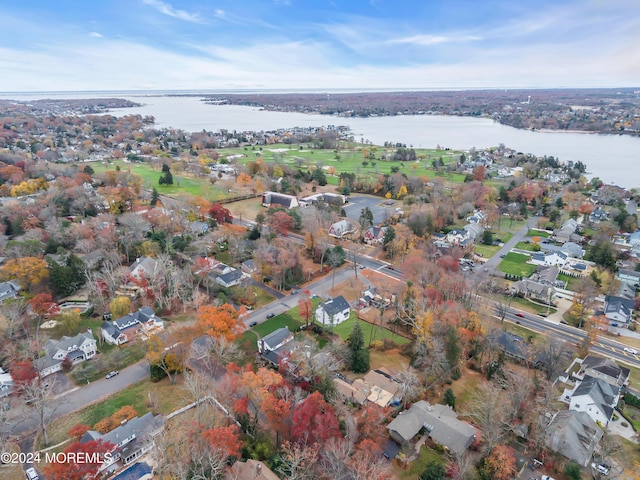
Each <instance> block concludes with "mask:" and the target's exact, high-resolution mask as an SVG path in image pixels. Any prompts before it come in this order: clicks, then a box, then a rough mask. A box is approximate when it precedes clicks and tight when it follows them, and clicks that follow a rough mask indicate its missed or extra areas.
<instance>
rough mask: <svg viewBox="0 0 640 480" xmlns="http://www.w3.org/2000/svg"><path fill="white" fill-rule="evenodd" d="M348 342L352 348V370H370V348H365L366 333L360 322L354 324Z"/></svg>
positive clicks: (357, 371)
mask: <svg viewBox="0 0 640 480" xmlns="http://www.w3.org/2000/svg"><path fill="white" fill-rule="evenodd" d="M347 343H348V344H349V349H350V350H351V370H352V371H353V372H355V373H365V372H367V371H369V349H368V348H364V334H363V333H362V329H361V328H360V322H356V323H355V324H354V325H353V329H352V330H351V335H349V340H348V341H347Z"/></svg>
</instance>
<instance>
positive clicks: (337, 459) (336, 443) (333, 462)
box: [320, 438, 353, 480]
mask: <svg viewBox="0 0 640 480" xmlns="http://www.w3.org/2000/svg"><path fill="white" fill-rule="evenodd" d="M352 453H353V452H352V448H351V442H350V441H349V440H348V439H346V438H339V439H335V438H334V439H331V440H329V441H328V442H327V443H326V444H325V445H324V446H323V447H322V457H321V458H322V460H321V461H320V471H321V472H322V477H321V478H323V479H326V480H333V479H335V480H350V479H351V475H350V472H349V457H350V456H351V454H352Z"/></svg>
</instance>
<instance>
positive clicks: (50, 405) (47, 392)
mask: <svg viewBox="0 0 640 480" xmlns="http://www.w3.org/2000/svg"><path fill="white" fill-rule="evenodd" d="M51 387H52V386H51V385H50V384H49V383H48V382H44V381H42V379H41V378H40V377H36V378H35V379H33V380H32V381H31V382H29V383H27V384H25V385H22V394H21V395H22V398H23V399H24V401H25V403H26V404H27V405H30V406H31V408H32V409H33V411H34V412H35V414H36V416H37V420H38V428H39V430H40V434H41V435H42V439H43V441H44V444H45V445H46V446H48V445H49V432H48V428H49V424H50V423H51V420H53V418H54V416H55V414H56V412H57V410H58V408H60V406H61V405H62V403H63V402H61V401H60V400H59V399H55V398H54V397H53V393H52V392H53V388H51Z"/></svg>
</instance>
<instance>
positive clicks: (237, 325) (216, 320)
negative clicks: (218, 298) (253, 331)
mask: <svg viewBox="0 0 640 480" xmlns="http://www.w3.org/2000/svg"><path fill="white" fill-rule="evenodd" d="M245 315H246V308H245V307H240V308H239V309H238V310H236V309H235V308H234V307H233V306H232V305H229V304H228V303H225V304H224V305H220V306H215V305H203V306H202V307H200V308H199V309H198V313H197V314H196V330H197V331H198V332H200V333H201V334H204V335H209V336H210V337H212V338H219V337H224V338H225V339H226V340H227V341H229V342H232V341H233V340H235V339H236V338H238V337H239V336H240V335H241V334H242V332H243V331H244V330H245V329H246V326H245V324H244V317H245Z"/></svg>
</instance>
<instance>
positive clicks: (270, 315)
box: [267, 313, 276, 318]
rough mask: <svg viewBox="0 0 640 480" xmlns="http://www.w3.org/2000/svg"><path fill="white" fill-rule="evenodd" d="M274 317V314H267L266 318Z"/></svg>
mask: <svg viewBox="0 0 640 480" xmlns="http://www.w3.org/2000/svg"><path fill="white" fill-rule="evenodd" d="M275 316H276V314H275V313H267V318H273V317H275Z"/></svg>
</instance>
